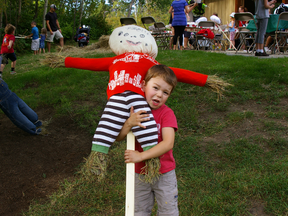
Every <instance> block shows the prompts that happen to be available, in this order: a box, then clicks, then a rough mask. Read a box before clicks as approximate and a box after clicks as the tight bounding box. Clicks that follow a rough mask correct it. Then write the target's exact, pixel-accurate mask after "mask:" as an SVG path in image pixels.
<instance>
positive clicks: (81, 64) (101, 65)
mask: <svg viewBox="0 0 288 216" xmlns="http://www.w3.org/2000/svg"><path fill="white" fill-rule="evenodd" d="M113 60H114V58H113V57H109V58H73V57H67V58H65V67H67V68H77V69H83V70H91V71H109V66H110V65H111V64H112V61H113Z"/></svg>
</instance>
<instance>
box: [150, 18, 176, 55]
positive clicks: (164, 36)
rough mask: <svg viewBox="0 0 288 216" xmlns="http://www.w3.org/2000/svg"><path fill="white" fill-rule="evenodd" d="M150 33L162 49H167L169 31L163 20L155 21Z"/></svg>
mask: <svg viewBox="0 0 288 216" xmlns="http://www.w3.org/2000/svg"><path fill="white" fill-rule="evenodd" d="M154 27H155V28H154V30H153V31H152V35H153V36H154V38H155V40H156V43H157V46H158V47H159V48H162V49H164V50H166V49H169V42H170V37H171V35H170V33H167V32H166V31H165V30H166V27H165V24H164V23H163V22H155V23H154Z"/></svg>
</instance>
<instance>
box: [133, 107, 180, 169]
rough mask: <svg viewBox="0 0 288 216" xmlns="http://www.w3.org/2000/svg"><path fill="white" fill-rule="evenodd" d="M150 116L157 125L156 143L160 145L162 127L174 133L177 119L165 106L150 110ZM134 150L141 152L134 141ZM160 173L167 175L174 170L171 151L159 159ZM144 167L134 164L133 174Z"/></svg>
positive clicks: (141, 163)
mask: <svg viewBox="0 0 288 216" xmlns="http://www.w3.org/2000/svg"><path fill="white" fill-rule="evenodd" d="M152 114H153V116H154V119H155V121H156V124H157V129H158V143H160V142H161V141H162V140H163V139H162V128H164V127H172V128H174V130H175V131H177V129H178V126H177V119H176V116H175V114H174V112H173V110H172V109H170V108H169V107H168V106H166V105H165V104H164V105H162V106H161V107H160V108H159V109H157V110H152ZM135 150H136V151H139V152H143V149H142V147H141V145H140V144H139V143H138V142H137V141H136V142H135ZM159 158H160V163H161V167H160V170H159V171H160V173H162V174H163V173H167V172H169V171H171V170H173V169H175V167H176V164H175V159H174V157H173V149H171V150H170V151H168V152H166V153H165V154H163V155H161V156H160V157H159ZM144 166H145V162H140V163H135V172H136V173H141V168H142V167H144Z"/></svg>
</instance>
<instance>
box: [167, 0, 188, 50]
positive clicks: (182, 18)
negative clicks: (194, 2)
mask: <svg viewBox="0 0 288 216" xmlns="http://www.w3.org/2000/svg"><path fill="white" fill-rule="evenodd" d="M173 10H174V17H173V20H172V26H173V28H174V31H175V34H174V37H173V50H176V43H177V39H178V37H179V44H180V50H183V37H182V35H183V33H184V30H185V27H186V25H187V20H186V13H189V12H190V11H191V10H192V9H191V8H190V7H189V6H188V3H187V2H186V0H174V1H173V2H172V4H171V7H170V9H169V13H172V11H173Z"/></svg>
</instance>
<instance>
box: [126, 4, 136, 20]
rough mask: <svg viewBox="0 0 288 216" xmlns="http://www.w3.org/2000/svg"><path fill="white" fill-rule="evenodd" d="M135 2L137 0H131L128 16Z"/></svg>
mask: <svg viewBox="0 0 288 216" xmlns="http://www.w3.org/2000/svg"><path fill="white" fill-rule="evenodd" d="M134 2H135V0H131V2H130V5H129V10H128V16H127V17H130V16H131V11H132V6H133V5H134Z"/></svg>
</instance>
